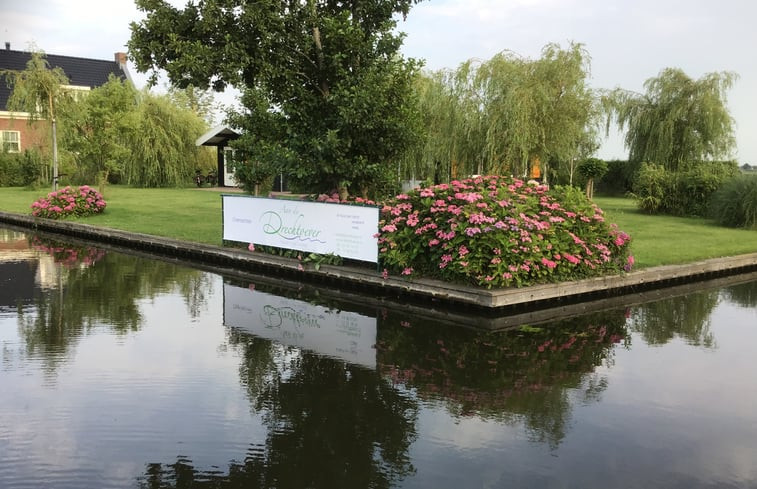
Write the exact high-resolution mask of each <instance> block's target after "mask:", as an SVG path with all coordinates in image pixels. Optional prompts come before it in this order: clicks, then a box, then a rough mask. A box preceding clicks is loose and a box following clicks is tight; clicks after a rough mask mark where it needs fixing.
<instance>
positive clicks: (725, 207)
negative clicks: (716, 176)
mask: <svg viewBox="0 0 757 489" xmlns="http://www.w3.org/2000/svg"><path fill="white" fill-rule="evenodd" d="M710 215H711V217H712V218H713V219H715V220H716V221H717V222H718V223H720V224H722V225H724V226H730V227H744V228H748V229H757V175H739V176H737V177H735V178H733V179H731V180H729V181H728V182H726V183H725V184H724V185H723V186H722V187H721V188H720V189H719V190H718V191H717V192H715V193H714V194H713V196H712V201H711V205H710Z"/></svg>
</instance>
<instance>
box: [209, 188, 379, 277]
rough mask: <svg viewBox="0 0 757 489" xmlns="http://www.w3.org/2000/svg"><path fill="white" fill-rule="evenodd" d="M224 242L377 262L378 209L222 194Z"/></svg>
mask: <svg viewBox="0 0 757 489" xmlns="http://www.w3.org/2000/svg"><path fill="white" fill-rule="evenodd" d="M221 198H222V199H223V239H225V240H228V241H240V242H243V243H255V244H261V245H268V246H276V247H279V248H290V249H294V250H300V251H307V252H311V253H321V254H329V253H333V254H335V255H339V256H341V257H343V258H353V259H355V260H363V261H370V262H376V261H378V246H377V240H376V237H375V235H376V234H377V233H378V219H379V209H378V207H368V206H358V205H339V204H326V203H323V202H303V201H298V200H284V199H264V198H255V197H246V196H239V195H223V196H221Z"/></svg>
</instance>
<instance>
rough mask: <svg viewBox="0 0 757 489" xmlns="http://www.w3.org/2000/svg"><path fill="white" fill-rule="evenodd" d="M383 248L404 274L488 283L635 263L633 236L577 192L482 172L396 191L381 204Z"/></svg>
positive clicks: (555, 277)
mask: <svg viewBox="0 0 757 489" xmlns="http://www.w3.org/2000/svg"><path fill="white" fill-rule="evenodd" d="M379 226H380V232H379V235H378V238H379V240H378V241H379V253H380V259H381V261H382V263H383V264H384V266H386V267H387V268H388V269H390V270H391V271H394V272H398V273H400V274H402V275H412V274H418V275H425V276H433V277H438V278H441V279H443V280H448V281H455V282H468V283H473V284H477V285H484V286H486V287H492V286H512V285H514V286H523V285H530V284H534V283H540V282H556V281H564V280H573V279H579V278H585V277H591V276H598V275H604V274H608V273H618V272H620V271H622V270H626V271H627V270H630V266H631V265H632V264H633V257H631V256H630V255H629V245H630V237H629V236H628V235H627V234H625V233H623V232H621V231H619V230H617V228H616V227H615V226H614V225H610V224H608V223H606V222H605V219H604V217H603V215H602V211H601V209H599V208H598V207H596V206H595V205H594V204H592V203H591V202H589V201H588V200H587V199H586V197H585V196H583V195H582V194H581V192H580V191H578V190H576V189H572V188H562V187H558V188H555V189H554V190H552V191H549V190H548V189H547V187H546V186H542V185H531V184H528V185H527V184H525V183H524V182H523V181H522V180H518V179H513V178H511V177H497V176H487V177H477V178H474V179H468V180H464V181H453V182H451V183H450V184H441V185H436V186H433V187H427V188H420V189H415V190H413V191H410V192H408V193H406V194H400V195H398V196H397V197H396V198H395V199H394V200H393V201H391V202H390V203H389V204H387V205H385V206H384V207H383V209H382V219H381V221H380V224H379Z"/></svg>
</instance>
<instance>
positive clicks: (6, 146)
mask: <svg viewBox="0 0 757 489" xmlns="http://www.w3.org/2000/svg"><path fill="white" fill-rule="evenodd" d="M11 135H15V139H11V137H10V136H11ZM11 145H15V148H12V147H11ZM0 150H2V151H7V152H8V153H20V152H21V131H9V130H6V129H3V130H2V131H0Z"/></svg>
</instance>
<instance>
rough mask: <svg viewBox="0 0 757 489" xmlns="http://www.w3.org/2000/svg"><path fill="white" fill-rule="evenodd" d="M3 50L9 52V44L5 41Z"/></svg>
mask: <svg viewBox="0 0 757 489" xmlns="http://www.w3.org/2000/svg"><path fill="white" fill-rule="evenodd" d="M5 50H6V51H10V50H11V43H9V42H8V41H5Z"/></svg>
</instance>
